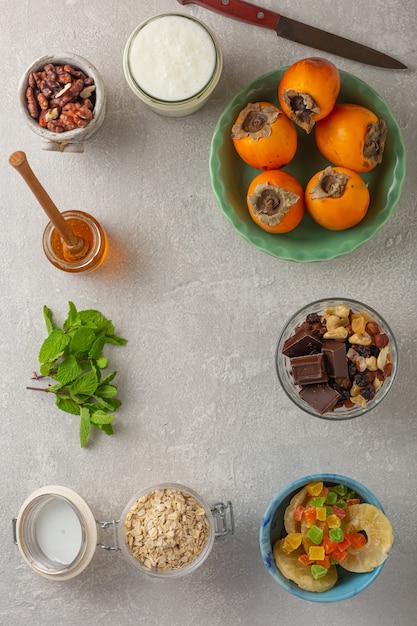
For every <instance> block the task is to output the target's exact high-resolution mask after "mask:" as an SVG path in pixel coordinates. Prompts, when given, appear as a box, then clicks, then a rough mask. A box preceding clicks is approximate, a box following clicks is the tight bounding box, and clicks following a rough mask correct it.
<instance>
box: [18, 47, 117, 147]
mask: <svg viewBox="0 0 417 626" xmlns="http://www.w3.org/2000/svg"><path fill="white" fill-rule="evenodd" d="M19 106H20V110H21V113H22V115H23V118H24V119H25V121H26V123H27V124H28V126H29V128H30V129H31V130H32V131H33V132H34V133H36V134H37V135H38V136H39V137H41V138H42V139H43V143H42V147H43V148H44V149H46V150H59V151H61V152H62V151H64V150H67V151H72V152H82V151H83V149H84V142H85V141H86V140H87V139H89V138H90V137H91V136H92V135H93V134H94V133H95V132H97V130H98V129H99V128H100V126H101V124H102V123H103V120H104V115H105V109H106V95H105V90H104V84H103V80H102V78H101V76H100V74H99V72H98V71H97V69H96V68H95V67H94V65H92V63H90V62H89V61H87V60H86V59H84V58H83V57H81V56H78V55H76V54H72V53H63V54H51V55H46V56H43V57H41V58H39V59H37V60H36V61H34V62H33V63H32V64H31V65H30V66H29V67H28V69H27V70H26V71H25V73H24V74H23V76H22V78H21V80H20V83H19Z"/></svg>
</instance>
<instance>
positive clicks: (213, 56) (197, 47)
mask: <svg viewBox="0 0 417 626" xmlns="http://www.w3.org/2000/svg"><path fill="white" fill-rule="evenodd" d="M222 63H223V60H222V55H221V52H220V49H219V47H218V44H217V41H216V39H215V37H214V35H213V33H212V32H211V31H210V30H209V29H208V28H207V27H206V26H205V25H204V24H202V23H201V22H200V21H199V20H196V19H195V18H193V17H188V16H186V15H182V14H178V13H166V14H162V15H157V16H155V17H153V18H151V19H150V20H148V21H146V22H144V23H142V24H140V25H139V26H138V27H137V28H136V29H135V30H134V31H133V33H132V34H131V35H130V37H129V40H128V42H127V44H126V47H125V51H124V59H123V67H124V72H125V76H126V80H127V82H128V84H129V87H130V88H131V89H132V91H133V92H134V93H135V94H136V95H137V96H138V97H139V98H140V99H141V100H142V101H143V102H146V104H148V105H149V106H150V107H151V108H152V109H154V110H155V111H157V112H158V113H162V114H164V115H176V116H179V115H188V114H189V113H193V112H194V111H195V110H197V109H198V108H200V107H201V106H202V105H203V104H204V103H205V102H206V101H207V99H208V98H209V96H210V95H211V93H212V91H213V90H214V88H215V87H216V85H217V83H218V81H219V78H220V75H221V71H222Z"/></svg>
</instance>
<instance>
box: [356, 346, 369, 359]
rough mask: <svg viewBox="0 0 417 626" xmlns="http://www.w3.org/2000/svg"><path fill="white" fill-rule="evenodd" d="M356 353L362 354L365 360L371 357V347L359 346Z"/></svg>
mask: <svg viewBox="0 0 417 626" xmlns="http://www.w3.org/2000/svg"><path fill="white" fill-rule="evenodd" d="M356 352H357V353H358V354H360V356H363V357H364V358H365V359H367V358H368V357H370V356H371V351H370V349H369V346H357V347H356Z"/></svg>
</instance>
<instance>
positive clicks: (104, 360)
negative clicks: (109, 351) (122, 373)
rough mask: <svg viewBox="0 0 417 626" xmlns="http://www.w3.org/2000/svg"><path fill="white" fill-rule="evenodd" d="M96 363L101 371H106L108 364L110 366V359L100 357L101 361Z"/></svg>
mask: <svg viewBox="0 0 417 626" xmlns="http://www.w3.org/2000/svg"><path fill="white" fill-rule="evenodd" d="M96 363H97V367H98V368H99V369H101V370H105V369H106V367H107V366H108V364H109V360H108V358H107V357H105V356H102V357H100V358H99V359H97V361H96Z"/></svg>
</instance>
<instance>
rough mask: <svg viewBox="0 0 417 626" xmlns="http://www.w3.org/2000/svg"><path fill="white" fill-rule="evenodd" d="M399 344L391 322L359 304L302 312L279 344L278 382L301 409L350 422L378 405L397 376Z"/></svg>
mask: <svg viewBox="0 0 417 626" xmlns="http://www.w3.org/2000/svg"><path fill="white" fill-rule="evenodd" d="M396 354H397V352H396V345H395V340H394V337H393V335H392V332H391V330H390V329H389V327H388V325H387V324H386V322H385V321H384V320H383V319H382V318H381V317H380V316H379V315H378V314H377V313H376V312H375V311H373V310H372V309H370V308H369V307H367V306H366V305H363V304H361V303H359V302H355V301H325V302H323V301H318V302H315V303H312V304H311V305H309V306H308V307H305V308H304V309H301V311H299V312H298V313H297V314H296V315H295V316H294V317H293V318H292V320H290V321H289V322H288V324H287V325H286V327H285V329H284V331H283V333H282V335H281V338H280V340H279V342H278V347H277V355H276V365H277V372H278V377H279V379H280V381H281V384H282V386H283V388H284V390H285V391H286V392H287V394H288V395H289V396H290V398H291V399H292V400H294V401H295V402H296V404H298V406H300V407H301V408H303V409H304V410H306V411H308V412H309V413H312V414H313V415H319V416H321V417H329V418H344V419H346V418H350V417H356V416H357V415H360V414H363V413H364V412H366V411H368V410H369V409H371V408H372V407H373V406H375V404H377V403H378V402H379V401H380V400H381V399H382V398H383V397H384V396H385V395H386V393H387V392H388V390H389V389H390V388H391V386H392V383H393V381H394V377H395V372H396Z"/></svg>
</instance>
